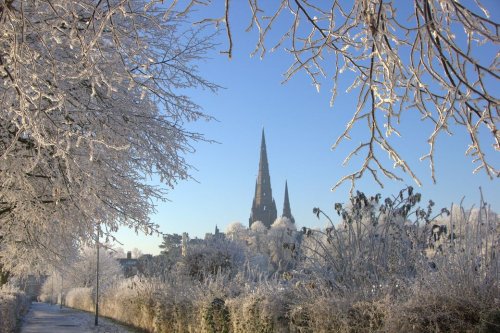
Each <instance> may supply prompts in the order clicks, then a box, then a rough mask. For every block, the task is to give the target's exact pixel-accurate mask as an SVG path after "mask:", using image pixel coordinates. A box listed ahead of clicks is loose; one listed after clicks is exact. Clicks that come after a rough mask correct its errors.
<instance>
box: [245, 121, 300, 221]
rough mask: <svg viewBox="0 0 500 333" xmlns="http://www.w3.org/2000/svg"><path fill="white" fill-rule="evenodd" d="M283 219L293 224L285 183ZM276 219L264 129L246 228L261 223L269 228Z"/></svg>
mask: <svg viewBox="0 0 500 333" xmlns="http://www.w3.org/2000/svg"><path fill="white" fill-rule="evenodd" d="M282 216H283V217H287V218H288V219H290V221H292V223H295V219H294V218H293V216H292V211H291V209H290V200H289V198H288V183H285V201H284V203H283V215H282ZM277 217H278V212H277V210H276V202H275V201H274V198H273V192H272V188H271V176H270V174H269V163H268V160H267V149H266V138H265V135H264V129H263V130H262V140H261V144H260V160H259V173H258V175H257V180H256V182H255V195H254V198H253V202H252V211H251V213H250V218H249V220H248V226H249V227H251V226H252V223H254V222H256V221H261V222H262V223H263V224H264V225H265V226H266V227H267V228H270V227H271V224H273V223H274V221H275V220H276V218H277Z"/></svg>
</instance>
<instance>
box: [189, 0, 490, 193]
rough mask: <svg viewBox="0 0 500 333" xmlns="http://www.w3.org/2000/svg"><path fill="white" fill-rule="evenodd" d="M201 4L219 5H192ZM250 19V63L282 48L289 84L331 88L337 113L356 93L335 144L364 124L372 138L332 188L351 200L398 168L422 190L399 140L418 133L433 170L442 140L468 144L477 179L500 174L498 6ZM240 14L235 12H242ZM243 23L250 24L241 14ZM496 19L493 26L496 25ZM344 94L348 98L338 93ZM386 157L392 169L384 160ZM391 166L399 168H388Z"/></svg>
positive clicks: (428, 2)
mask: <svg viewBox="0 0 500 333" xmlns="http://www.w3.org/2000/svg"><path fill="white" fill-rule="evenodd" d="M188 3H189V4H190V5H189V7H188V8H190V7H191V6H192V5H194V4H200V3H203V4H204V5H206V4H207V3H211V4H213V5H214V6H216V5H218V4H219V5H220V3H219V2H217V1H213V0H208V1H203V2H201V1H198V0H191V1H189V2H188ZM236 3H237V2H236V1H231V0H226V1H225V10H224V9H221V11H222V12H221V16H220V18H217V17H216V18H210V19H209V20H208V21H212V22H215V23H216V24H217V26H222V27H225V29H226V32H227V39H228V50H227V52H226V53H227V54H228V55H229V57H231V55H232V48H233V37H232V29H233V28H235V25H237V24H239V21H240V20H238V23H235V22H237V20H235V19H234V20H231V17H232V15H233V14H235V12H236V11H237V10H239V9H240V8H241V6H240V5H237V4H236ZM248 4H249V7H250V10H251V15H250V17H249V23H250V24H249V28H248V29H247V30H254V31H257V34H258V39H257V43H256V48H255V51H254V52H253V54H259V55H260V56H261V57H264V55H265V54H266V53H268V52H273V51H276V50H279V49H284V50H285V51H286V52H288V53H289V54H290V58H291V65H290V67H289V68H288V70H287V71H286V73H285V81H288V80H289V79H291V78H292V77H293V76H294V75H295V74H296V73H299V72H304V73H306V74H307V75H308V76H309V77H310V78H311V80H312V83H313V85H314V86H315V87H316V88H317V89H318V90H319V89H320V86H321V85H322V84H324V83H325V82H330V80H332V81H333V88H332V99H331V103H330V104H331V105H333V103H334V100H335V98H336V97H337V95H338V94H339V93H343V91H344V89H345V88H344V85H345V83H346V82H345V81H341V78H345V79H347V81H349V82H350V86H349V83H348V84H347V85H345V87H348V89H347V91H348V92H349V91H352V92H353V93H355V94H357V107H356V108H355V109H354V110H348V112H350V113H351V114H352V117H351V120H350V121H349V122H348V123H347V125H346V128H345V130H344V131H342V133H340V135H339V136H338V139H337V140H336V141H335V143H334V144H333V149H335V148H336V147H338V146H339V145H340V144H341V143H342V142H344V141H345V139H349V138H351V134H352V132H353V129H354V128H355V127H356V125H359V126H362V125H363V124H365V126H367V127H366V130H365V131H364V133H365V134H367V135H365V136H364V137H363V138H361V139H356V141H357V142H360V143H359V144H358V145H357V146H354V148H353V150H352V151H351V152H350V153H349V154H348V155H347V157H346V159H345V160H344V164H347V163H349V161H350V160H351V158H352V157H353V156H363V157H364V158H363V159H361V162H360V167H359V169H358V170H357V171H355V172H353V173H351V174H348V175H345V176H344V177H342V178H341V179H340V180H339V182H338V183H337V184H336V185H335V187H334V188H337V187H338V186H339V185H341V184H343V183H345V182H348V183H351V185H352V186H351V191H352V188H353V186H354V183H355V181H356V180H357V179H359V178H361V177H362V176H364V175H365V174H369V175H371V176H372V177H373V178H374V179H375V181H376V182H378V183H379V184H380V185H381V186H382V184H383V183H382V180H383V178H382V175H383V176H385V177H387V178H388V179H397V180H402V179H401V175H402V174H401V173H398V172H396V171H394V170H392V169H393V168H392V167H394V168H399V169H401V170H402V171H403V172H404V173H406V174H408V175H409V176H410V177H411V178H412V179H413V180H414V181H415V182H416V183H417V184H418V185H420V183H421V182H420V180H419V178H418V176H417V175H416V174H415V173H414V172H413V170H412V167H411V166H410V164H411V163H408V162H407V161H406V159H405V156H404V152H403V151H401V149H399V148H397V147H396V145H395V140H394V136H395V135H396V136H403V135H405V134H406V135H409V133H407V132H408V131H409V130H418V131H420V132H423V133H425V135H427V138H426V141H425V143H426V144H427V143H428V145H429V150H428V153H426V154H425V155H424V156H422V157H421V160H428V161H429V164H430V167H431V174H432V178H433V180H434V181H436V177H435V171H434V153H435V147H436V144H437V142H438V137H439V136H440V135H441V134H455V135H457V136H464V137H467V138H468V141H469V142H468V144H467V146H466V147H463V148H464V151H465V152H466V154H467V155H469V156H470V157H471V159H472V161H473V163H474V165H475V166H474V168H475V169H474V172H478V171H481V172H484V173H486V174H487V175H488V176H489V177H490V178H492V179H493V178H495V177H498V176H499V174H500V170H499V165H498V152H499V150H500V132H499V130H498V128H497V126H498V123H499V121H500V115H499V111H498V110H499V101H500V94H499V90H498V85H499V79H500V76H499V74H498V73H499V67H498V47H497V45H498V43H499V41H500V36H499V32H500V23H499V22H498V21H496V19H498V16H495V15H494V14H492V13H491V12H493V13H495V11H497V8H495V5H496V4H497V3H496V2H495V1H464V0H463V1H460V0H414V1H382V0H356V1H347V0H340V1H339V0H335V1H310V0H281V1H273V2H268V1H262V0H249V1H248ZM236 7H237V8H236ZM239 15H243V14H242V13H239ZM495 18H496V19H495ZM340 89H342V90H340ZM415 112H417V113H418V114H419V116H420V117H421V119H422V122H423V123H422V124H418V125H417V124H415V126H418V127H415V126H413V125H412V126H409V127H407V128H406V129H404V128H403V126H401V125H402V123H404V121H406V122H408V120H407V119H412V120H409V121H416V120H415V119H416V118H412V117H407V116H410V114H413V113H415ZM385 154H388V157H389V158H388V161H386V160H384V159H382V158H381V157H382V156H383V155H385ZM391 164H392V166H391Z"/></svg>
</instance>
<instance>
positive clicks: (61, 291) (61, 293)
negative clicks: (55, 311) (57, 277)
mask: <svg viewBox="0 0 500 333" xmlns="http://www.w3.org/2000/svg"><path fill="white" fill-rule="evenodd" d="M59 294H60V297H61V299H60V303H59V309H62V303H63V273H62V271H61V290H60V293H59Z"/></svg>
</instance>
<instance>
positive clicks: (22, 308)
mask: <svg viewBox="0 0 500 333" xmlns="http://www.w3.org/2000/svg"><path fill="white" fill-rule="evenodd" d="M28 308H29V299H28V297H27V296H26V294H25V293H24V292H22V291H20V290H18V289H16V288H13V287H10V286H8V285H4V286H2V288H1V289H0V328H1V331H2V332H5V333H10V332H14V331H15V330H16V326H17V323H18V321H19V320H20V319H21V318H22V316H23V315H24V314H25V313H26V312H27V311H28Z"/></svg>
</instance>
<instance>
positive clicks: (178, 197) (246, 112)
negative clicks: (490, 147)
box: [117, 1, 500, 254]
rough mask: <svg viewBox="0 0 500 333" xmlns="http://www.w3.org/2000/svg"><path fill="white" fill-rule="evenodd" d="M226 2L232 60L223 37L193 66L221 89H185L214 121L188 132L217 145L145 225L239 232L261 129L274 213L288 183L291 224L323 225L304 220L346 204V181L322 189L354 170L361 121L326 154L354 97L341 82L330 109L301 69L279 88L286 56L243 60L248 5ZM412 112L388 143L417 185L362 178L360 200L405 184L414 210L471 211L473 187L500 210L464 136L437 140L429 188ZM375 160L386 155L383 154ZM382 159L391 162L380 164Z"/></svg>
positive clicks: (149, 243)
mask: <svg viewBox="0 0 500 333" xmlns="http://www.w3.org/2000/svg"><path fill="white" fill-rule="evenodd" d="M233 3H234V7H235V8H233V13H234V16H233V19H232V22H233V24H234V30H233V34H234V35H233V38H234V50H233V52H234V55H233V59H231V60H229V59H228V58H227V57H226V56H224V55H222V54H219V52H220V51H224V50H225V48H226V47H227V44H226V40H225V35H224V34H222V35H221V36H220V38H219V40H220V43H221V44H220V46H218V47H217V49H216V50H214V51H213V52H212V53H211V54H210V55H209V57H210V59H207V60H206V61H205V62H203V63H200V71H201V73H202V74H203V76H204V77H205V78H207V79H210V80H211V81H213V82H215V83H218V84H219V85H221V86H223V87H224V89H221V90H220V91H219V92H218V93H217V94H211V93H210V92H206V91H195V92H192V93H190V94H191V96H192V97H193V99H194V100H195V101H196V102H197V103H198V104H200V105H201V106H202V107H203V109H204V111H205V113H207V114H209V115H212V116H214V117H215V118H216V119H217V121H212V122H201V123H197V124H190V125H189V128H190V129H193V130H196V131H199V132H201V133H203V134H205V135H206V137H207V138H209V139H213V140H216V141H218V142H219V143H218V144H207V143H200V144H196V145H195V147H196V152H195V153H194V154H192V155H188V156H187V160H188V162H189V163H190V164H192V165H193V166H194V167H196V169H197V170H192V176H193V177H194V178H195V179H196V180H197V181H185V182H181V183H179V184H178V185H177V187H176V188H175V189H174V190H172V191H171V192H170V194H169V196H168V198H169V200H170V201H169V202H166V203H158V207H157V210H158V212H157V213H156V214H155V215H153V216H151V218H152V221H153V222H155V223H157V224H159V225H160V230H161V231H162V232H164V233H182V232H188V233H189V235H190V237H204V235H205V233H207V232H213V230H214V228H215V225H218V226H219V228H220V229H221V230H222V231H224V230H225V228H226V226H227V225H228V224H230V223H232V222H241V223H242V224H244V225H245V226H247V225H248V218H249V216H250V209H251V206H252V199H253V194H254V187H255V180H256V176H257V171H258V163H259V149H260V139H261V131H262V128H265V134H266V143H267V153H268V160H269V169H270V174H271V185H272V190H273V196H274V199H275V200H276V205H277V209H278V215H281V212H282V209H283V199H284V189H285V181H288V188H289V195H290V203H291V208H292V214H293V215H294V217H295V220H296V224H297V226H298V227H301V226H307V227H316V226H320V227H322V226H324V225H325V221H322V220H321V221H319V220H317V219H316V217H315V216H314V215H313V214H312V209H313V207H320V208H321V209H322V210H324V211H326V212H327V213H330V215H331V216H332V217H336V215H335V214H334V209H333V205H334V203H336V202H344V203H345V202H347V201H348V195H349V194H348V192H349V185H348V184H345V185H344V186H342V187H340V188H339V189H337V190H336V191H335V192H332V191H331V188H332V187H333V185H335V183H336V182H337V181H338V180H339V179H340V178H341V177H342V176H343V175H345V174H347V173H350V172H353V171H354V170H356V169H357V168H359V167H360V162H359V161H360V160H359V159H358V160H356V159H355V160H353V162H351V164H350V165H349V166H347V167H342V165H341V163H342V161H343V160H344V158H345V157H346V155H347V154H348V152H349V151H350V150H351V149H352V148H353V147H354V146H355V145H357V144H358V143H359V142H360V141H361V140H362V138H363V137H364V135H366V132H365V128H366V127H364V125H363V126H359V125H358V127H357V129H356V130H355V131H354V132H353V136H352V140H351V141H346V142H344V143H343V144H342V145H341V146H340V148H339V149H337V150H335V151H332V150H331V146H332V144H333V143H334V142H335V140H336V138H337V136H338V135H339V134H340V133H341V131H342V130H343V129H344V128H345V124H346V122H347V121H348V120H349V119H350V116H351V115H352V112H353V110H354V108H355V105H356V104H355V103H356V99H357V95H356V92H354V93H350V94H347V93H345V90H346V88H347V86H348V85H349V84H350V82H351V81H350V80H341V82H340V84H341V85H340V88H339V95H338V97H337V100H336V103H335V105H334V107H333V108H331V107H330V106H329V102H330V97H331V77H329V78H326V79H325V81H324V84H323V85H322V87H321V89H320V92H317V91H316V88H315V87H314V86H313V85H312V84H311V81H310V79H309V78H308V77H307V76H306V75H305V74H303V73H299V74H297V75H296V76H295V77H294V78H293V79H292V80H291V81H289V82H288V83H286V84H282V81H283V75H282V74H283V73H284V72H285V71H286V70H287V68H288V66H289V65H290V64H291V56H290V55H289V54H287V53H285V52H283V51H277V52H275V53H271V54H267V55H266V56H265V57H264V59H263V60H260V59H259V58H258V57H254V58H250V57H249V54H250V53H251V51H252V50H253V48H254V46H255V42H256V33H255V32H250V33H245V32H244V29H245V28H246V26H247V23H248V21H247V18H248V11H249V10H248V8H246V6H248V5H247V3H246V2H240V1H233ZM242 13H244V14H242ZM497 21H498V20H497ZM330 75H331V73H330ZM499 88H500V87H499ZM416 113H417V112H416V111H412V110H409V111H408V112H407V113H406V115H405V116H404V117H403V119H402V121H403V124H402V125H401V126H400V127H399V129H400V131H401V134H402V137H401V138H397V137H395V136H394V137H391V138H392V140H393V141H392V142H393V143H394V145H396V146H397V147H399V148H400V153H401V154H402V156H403V157H404V158H405V159H406V161H407V162H408V163H409V164H410V165H411V166H412V167H413V168H414V170H415V171H416V173H417V175H418V177H419V178H420V180H421V181H422V183H423V187H421V188H417V186H416V184H414V183H413V181H412V180H411V179H410V178H409V177H407V176H403V177H404V179H405V182H404V183H401V182H391V181H388V180H387V181H386V182H385V188H384V189H381V188H380V187H379V186H378V185H377V184H376V183H375V182H374V181H373V180H372V179H371V178H368V177H365V179H363V180H361V181H359V182H358V186H357V189H359V190H361V191H364V192H365V193H366V194H368V195H372V194H376V193H382V194H383V195H391V194H397V193H398V191H399V190H400V189H402V188H404V187H405V186H406V185H412V186H414V187H416V188H417V191H419V192H421V193H422V194H423V204H425V202H426V201H428V200H429V199H432V200H434V201H435V202H436V206H437V208H440V207H444V206H448V207H449V206H450V204H451V203H452V202H454V203H458V202H460V200H461V199H462V198H463V197H465V201H464V202H465V206H466V207H470V206H471V205H473V204H476V206H477V204H478V202H479V187H480V186H481V187H482V190H483V194H484V196H485V198H486V201H487V202H488V203H490V204H491V205H492V208H493V209H494V210H495V211H497V212H500V195H499V193H500V191H499V180H498V179H496V180H493V181H492V180H489V178H488V177H487V176H486V175H485V174H483V173H480V174H476V175H473V174H472V170H473V169H474V165H473V164H472V161H471V159H470V158H469V157H466V156H465V154H464V153H465V150H466V145H467V137H466V135H465V134H464V133H463V132H457V135H454V136H451V137H449V136H446V135H441V136H440V137H439V141H438V145H437V147H436V161H435V162H436V175H437V179H438V183H437V184H436V185H434V184H433V183H432V179H431V175H430V168H429V164H428V162H427V161H423V162H420V160H419V158H420V157H421V156H422V155H424V154H426V153H427V150H428V146H427V144H426V138H427V137H428V136H429V134H430V133H431V128H430V127H429V126H428V125H425V124H423V123H422V122H420V121H419V120H418V119H419V116H418V115H417V114H416ZM488 140H489V138H488ZM499 155H500V154H499V153H498V152H493V151H491V152H490V156H491V158H492V159H491V161H492V162H493V164H494V165H495V166H497V167H498V165H500V156H499ZM381 156H383V157H384V158H385V155H381ZM385 162H386V165H389V166H390V165H392V163H391V162H390V161H388V160H385ZM398 174H399V175H402V174H401V173H398ZM117 236H118V237H119V239H120V241H121V242H122V243H123V245H122V247H123V248H124V249H125V250H126V251H127V250H132V249H133V248H135V247H137V248H139V249H141V250H142V252H143V253H152V254H157V253H159V250H160V249H159V248H158V245H159V244H160V243H161V238H159V237H156V236H147V237H146V236H142V235H136V234H135V233H134V232H132V231H128V230H122V231H120V232H119V233H118V235H117Z"/></svg>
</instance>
